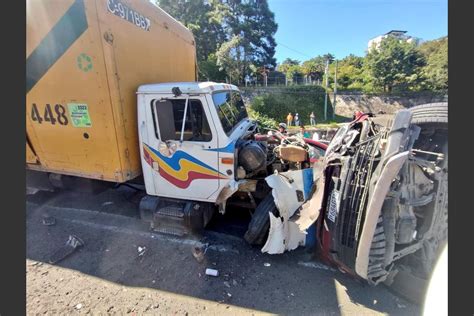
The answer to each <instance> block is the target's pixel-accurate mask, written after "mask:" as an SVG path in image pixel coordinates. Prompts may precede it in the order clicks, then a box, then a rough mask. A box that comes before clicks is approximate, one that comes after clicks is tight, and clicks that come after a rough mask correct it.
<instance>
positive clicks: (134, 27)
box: [26, 0, 196, 183]
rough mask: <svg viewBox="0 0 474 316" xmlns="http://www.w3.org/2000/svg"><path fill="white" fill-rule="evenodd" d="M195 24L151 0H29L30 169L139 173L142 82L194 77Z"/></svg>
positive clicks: (108, 175)
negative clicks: (138, 101)
mask: <svg viewBox="0 0 474 316" xmlns="http://www.w3.org/2000/svg"><path fill="white" fill-rule="evenodd" d="M195 52H196V49H195V42H194V37H193V35H192V33H191V32H190V31H189V30H188V29H187V28H185V27H184V26H183V25H182V24H181V23H179V22H178V21H176V20H175V19H173V18H172V17H171V16H169V15H168V14H167V13H166V12H164V11H163V10H161V9H160V8H158V7H157V6H155V5H153V4H152V3H150V2H149V1H126V0H50V1H43V0H42V1H40V0H28V1H27V43H26V69H27V73H26V79H27V84H26V114H27V117H26V126H27V139H26V153H27V157H26V162H27V169H29V170H37V171H44V172H48V173H53V174H62V175H72V176H79V177H84V178H89V179H99V180H106V181H112V182H116V183H117V182H118V183H123V182H125V181H128V180H131V179H134V178H136V177H137V176H138V175H140V174H141V172H142V168H141V163H140V154H139V151H138V147H139V146H138V135H137V110H136V91H137V88H138V86H139V85H141V84H143V83H149V82H176V81H195V80H196V54H195Z"/></svg>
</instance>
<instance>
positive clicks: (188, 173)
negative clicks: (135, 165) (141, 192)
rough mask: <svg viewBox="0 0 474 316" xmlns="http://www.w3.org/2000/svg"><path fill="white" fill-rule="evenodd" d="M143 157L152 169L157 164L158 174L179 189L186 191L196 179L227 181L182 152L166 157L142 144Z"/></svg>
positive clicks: (220, 174)
mask: <svg viewBox="0 0 474 316" xmlns="http://www.w3.org/2000/svg"><path fill="white" fill-rule="evenodd" d="M143 156H144V158H145V161H146V162H147V163H148V164H149V165H150V166H151V167H152V168H153V162H156V163H158V173H159V174H160V175H161V176H162V177H163V178H164V179H166V180H167V181H168V182H170V183H171V184H173V185H175V186H177V187H178V188H181V189H186V188H187V187H189V185H190V184H191V182H192V181H193V180H196V179H227V176H226V175H224V174H222V173H220V172H219V171H217V170H216V169H214V168H212V167H211V166H209V165H207V164H205V163H203V162H202V161H200V160H198V159H196V158H194V157H193V156H191V155H189V154H188V153H186V152H184V151H177V152H175V153H174V154H173V156H171V157H166V156H164V155H162V154H161V153H160V152H159V151H157V150H156V149H153V148H152V147H150V146H148V145H147V144H145V143H143Z"/></svg>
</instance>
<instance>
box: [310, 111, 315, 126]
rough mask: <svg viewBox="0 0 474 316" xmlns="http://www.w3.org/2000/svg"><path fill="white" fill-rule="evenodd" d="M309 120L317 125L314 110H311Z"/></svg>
mask: <svg viewBox="0 0 474 316" xmlns="http://www.w3.org/2000/svg"><path fill="white" fill-rule="evenodd" d="M309 122H310V125H316V115H314V112H311V114H310V115H309Z"/></svg>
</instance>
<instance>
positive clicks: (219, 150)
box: [205, 141, 235, 153]
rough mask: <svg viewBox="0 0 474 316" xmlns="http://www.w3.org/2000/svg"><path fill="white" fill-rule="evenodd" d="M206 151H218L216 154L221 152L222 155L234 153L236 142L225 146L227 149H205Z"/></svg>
mask: <svg viewBox="0 0 474 316" xmlns="http://www.w3.org/2000/svg"><path fill="white" fill-rule="evenodd" d="M205 150H207V151H216V152H220V153H233V152H234V151H235V142H233V141H232V142H230V143H229V144H227V146H225V147H221V148H212V149H205Z"/></svg>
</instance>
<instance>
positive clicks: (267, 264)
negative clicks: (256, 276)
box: [263, 262, 271, 267]
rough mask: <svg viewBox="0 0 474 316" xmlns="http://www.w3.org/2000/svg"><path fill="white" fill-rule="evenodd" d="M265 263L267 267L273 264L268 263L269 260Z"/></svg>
mask: <svg viewBox="0 0 474 316" xmlns="http://www.w3.org/2000/svg"><path fill="white" fill-rule="evenodd" d="M263 265H264V266H265V267H269V266H271V264H270V263H268V262H265V263H264V264H263Z"/></svg>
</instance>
